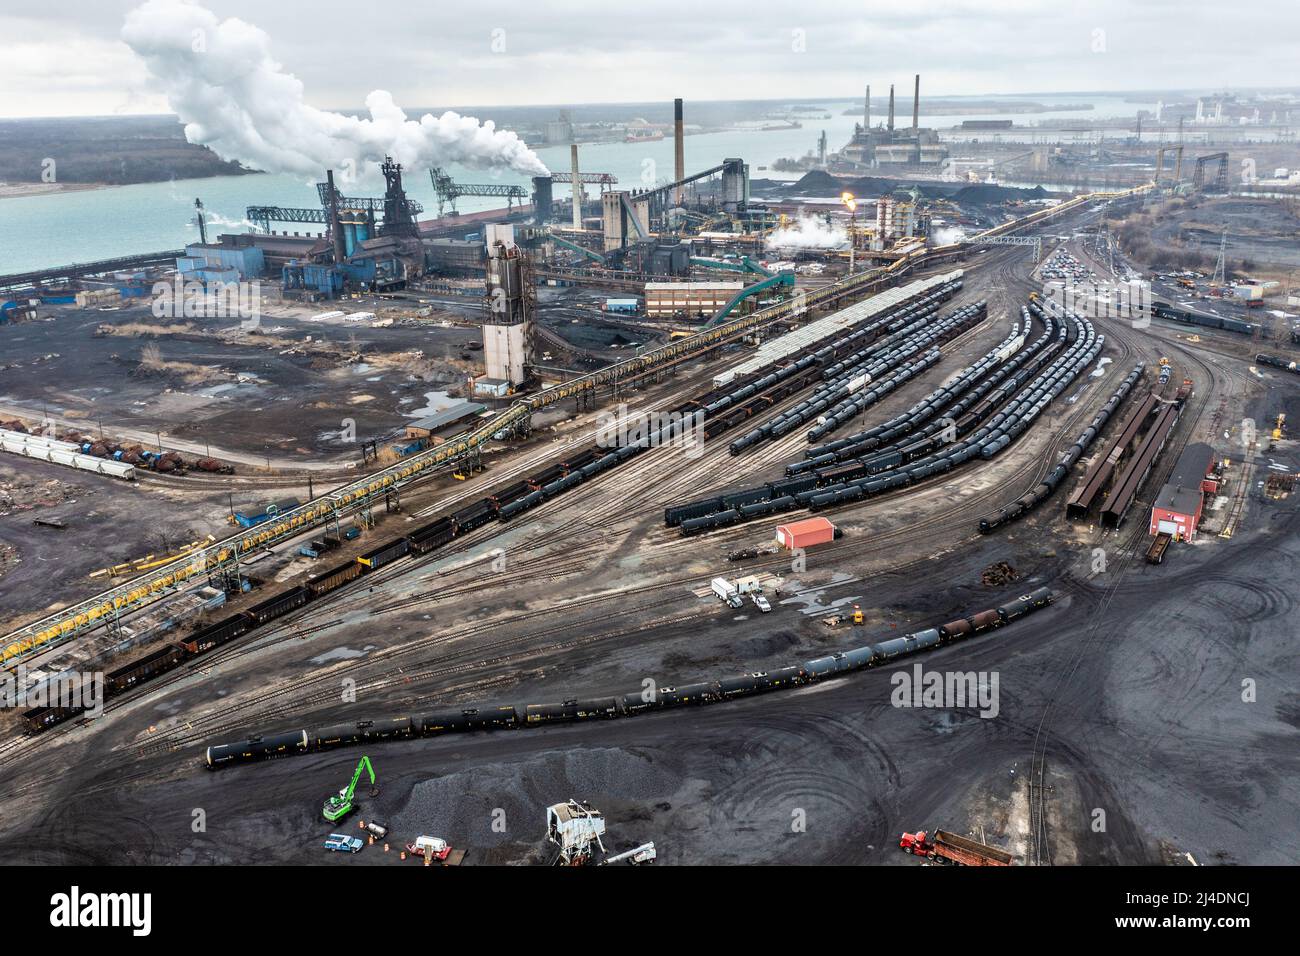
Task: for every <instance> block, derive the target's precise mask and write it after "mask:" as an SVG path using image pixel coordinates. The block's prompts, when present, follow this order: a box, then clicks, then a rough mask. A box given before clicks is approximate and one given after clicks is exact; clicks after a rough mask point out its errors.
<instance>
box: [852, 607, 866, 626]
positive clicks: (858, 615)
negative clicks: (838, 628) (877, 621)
mask: <svg viewBox="0 0 1300 956" xmlns="http://www.w3.org/2000/svg"><path fill="white" fill-rule="evenodd" d="M863 620H864V618H863V616H862V608H860V607H858V606H857V605H856V604H855V605H853V623H854V624H861V623H862V622H863Z"/></svg>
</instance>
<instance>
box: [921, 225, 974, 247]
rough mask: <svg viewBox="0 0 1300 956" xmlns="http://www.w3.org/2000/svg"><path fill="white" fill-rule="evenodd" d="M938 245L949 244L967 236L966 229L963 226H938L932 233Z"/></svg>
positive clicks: (932, 237) (931, 235) (931, 236)
mask: <svg viewBox="0 0 1300 956" xmlns="http://www.w3.org/2000/svg"><path fill="white" fill-rule="evenodd" d="M930 238H931V239H932V240H934V244H935V245H936V246H947V245H951V244H952V243H954V242H960V241H961V240H962V239H965V238H966V230H965V229H963V228H962V227H961V226H936V227H935V228H934V230H933V232H931V233H930Z"/></svg>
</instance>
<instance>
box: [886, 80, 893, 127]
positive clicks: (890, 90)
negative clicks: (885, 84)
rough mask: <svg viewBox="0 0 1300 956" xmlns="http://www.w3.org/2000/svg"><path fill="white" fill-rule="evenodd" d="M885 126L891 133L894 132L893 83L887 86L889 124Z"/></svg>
mask: <svg viewBox="0 0 1300 956" xmlns="http://www.w3.org/2000/svg"><path fill="white" fill-rule="evenodd" d="M886 126H888V127H889V131H890V132H891V133H892V132H893V130H894V84H893V83H890V84H889V122H888V123H887V124H886Z"/></svg>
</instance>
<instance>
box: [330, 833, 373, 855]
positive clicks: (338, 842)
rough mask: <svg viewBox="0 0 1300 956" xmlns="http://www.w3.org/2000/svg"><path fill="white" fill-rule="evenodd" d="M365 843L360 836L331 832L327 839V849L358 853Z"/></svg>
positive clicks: (337, 851)
mask: <svg viewBox="0 0 1300 956" xmlns="http://www.w3.org/2000/svg"><path fill="white" fill-rule="evenodd" d="M364 845H365V844H363V843H362V842H361V840H360V838H359V837H354V836H346V835H344V834H342V833H331V834H330V835H329V836H328V837H327V838H326V839H325V849H327V850H334V851H335V852H336V853H357V852H359V851H360V850H361V847H362V846H364Z"/></svg>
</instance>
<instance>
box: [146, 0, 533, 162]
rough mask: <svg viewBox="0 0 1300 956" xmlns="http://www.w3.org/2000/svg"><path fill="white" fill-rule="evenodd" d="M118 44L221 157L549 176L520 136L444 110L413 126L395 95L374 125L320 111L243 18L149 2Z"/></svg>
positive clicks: (370, 99) (193, 137)
mask: <svg viewBox="0 0 1300 956" xmlns="http://www.w3.org/2000/svg"><path fill="white" fill-rule="evenodd" d="M122 39H123V40H124V41H125V42H126V44H127V45H128V46H129V47H130V48H131V49H132V50H134V51H135V52H136V54H138V55H139V56H140V57H141V58H142V59H143V60H144V62H145V65H146V66H147V67H148V70H149V73H150V75H151V77H152V78H153V80H155V81H156V82H157V83H158V85H159V86H160V87H161V88H162V91H163V92H164V93H165V95H166V96H167V100H168V102H169V103H170V105H171V108H172V109H173V110H175V112H176V114H177V116H179V117H180V119H181V122H183V123H184V124H185V138H186V139H188V140H189V141H190V142H191V143H199V144H202V145H204V146H207V147H209V148H210V149H211V150H212V151H213V152H214V153H216V154H217V155H218V156H220V157H221V158H222V159H225V160H237V161H239V162H240V163H243V164H244V165H246V166H250V167H252V168H254V169H260V170H263V171H266V172H272V173H293V174H297V175H302V176H319V175H320V174H321V172H322V171H323V170H325V169H341V170H342V171H343V173H344V181H345V182H346V181H347V177H348V175H349V174H355V175H356V176H357V177H361V176H362V175H363V174H364V172H365V171H366V169H367V166H366V164H367V163H376V162H381V161H382V160H383V158H384V157H385V156H392V157H393V158H394V159H395V160H397V161H398V162H399V163H402V164H403V165H404V166H406V167H407V168H411V167H421V168H423V167H427V166H432V165H442V164H447V163H456V164H460V165H463V166H469V167H472V168H477V169H512V170H515V171H516V172H519V173H524V174H526V175H529V176H544V175H546V173H547V172H548V171H547V169H546V166H545V165H544V164H543V163H542V161H541V160H540V159H539V158H538V157H537V154H535V153H534V152H533V151H532V150H531V149H529V148H528V147H527V146H525V145H524V143H523V141H522V140H521V139H520V138H519V137H518V136H516V135H515V134H514V133H512V132H509V131H506V130H498V129H497V128H496V126H495V124H493V123H492V122H491V121H488V122H485V123H480V122H479V121H478V120H477V119H475V118H474V117H472V116H461V115H460V114H458V113H453V112H450V111H448V112H446V113H443V114H442V115H441V116H433V115H432V114H429V113H426V114H425V115H424V116H421V117H420V119H419V120H418V121H416V120H412V119H408V118H407V116H406V113H405V112H403V111H402V109H401V108H400V107H398V106H397V104H396V103H394V102H393V97H392V95H391V94H390V93H388V92H386V91H385V90H375V91H374V92H373V93H371V94H370V95H369V96H367V97H366V109H367V110H368V111H369V113H370V118H369V119H360V118H357V117H352V116H344V115H343V114H341V113H332V112H330V111H328V110H320V109H316V108H315V107H313V106H309V105H307V103H306V102H305V101H304V99H303V84H302V81H301V80H299V79H298V78H297V77H296V76H294V75H293V74H292V73H286V72H285V71H284V70H283V68H282V67H281V66H280V64H279V63H277V62H276V61H275V60H274V59H273V58H272V56H271V38H270V37H269V36H268V35H267V34H266V33H264V32H263V31H262V30H260V29H259V28H257V27H256V26H253V25H252V24H250V23H245V22H244V21H242V20H238V19H235V18H233V17H232V18H230V19H226V20H218V19H217V17H216V15H215V14H213V13H212V12H211V11H209V10H207V9H205V8H204V7H201V6H199V5H198V4H194V3H183V2H180V0H148V2H146V3H144V4H142V5H141V6H139V7H137V8H136V9H134V10H132V11H131V12H130V13H128V14H127V16H126V23H125V24H124V25H123V27H122Z"/></svg>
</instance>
